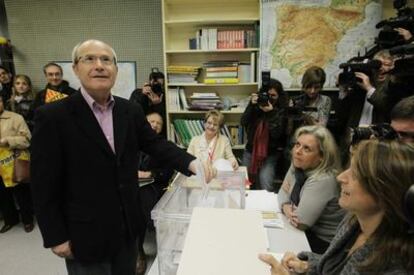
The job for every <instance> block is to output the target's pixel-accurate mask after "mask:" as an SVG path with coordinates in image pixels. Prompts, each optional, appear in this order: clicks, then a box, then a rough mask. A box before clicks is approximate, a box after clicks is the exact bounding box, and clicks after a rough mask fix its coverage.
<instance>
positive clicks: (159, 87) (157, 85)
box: [151, 82, 163, 95]
mask: <svg viewBox="0 0 414 275" xmlns="http://www.w3.org/2000/svg"><path fill="white" fill-rule="evenodd" d="M151 90H152V91H153V92H154V93H155V94H156V95H161V94H162V93H163V91H162V85H161V83H158V82H155V83H152V84H151Z"/></svg>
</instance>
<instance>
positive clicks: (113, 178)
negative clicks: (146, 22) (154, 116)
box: [31, 92, 193, 261]
mask: <svg viewBox="0 0 414 275" xmlns="http://www.w3.org/2000/svg"><path fill="white" fill-rule="evenodd" d="M113 127H114V140H115V151H116V154H114V153H113V152H112V150H111V147H110V146H109V144H108V142H107V140H106V138H105V136H104V134H103V132H102V130H101V128H100V127H99V124H98V122H97V121H96V118H95V116H94V114H93V112H92V111H91V109H90V108H89V106H88V105H87V103H86V101H85V100H84V98H83V97H82V95H81V93H80V92H76V93H75V94H74V95H72V96H70V97H67V98H65V99H63V100H60V101H57V102H54V103H50V104H46V105H44V106H42V107H40V108H39V109H38V110H37V111H36V115H35V129H34V133H33V138H32V145H31V151H32V152H31V153H32V155H31V157H32V162H31V164H32V165H31V173H32V174H31V175H32V189H33V199H34V206H35V213H36V217H37V220H38V223H39V228H40V230H41V233H42V236H43V240H44V246H45V247H53V246H56V245H58V244H61V243H63V242H65V241H67V240H70V241H71V243H72V251H73V253H74V256H75V258H76V259H78V260H80V261H102V260H105V259H108V258H109V257H111V256H112V255H113V254H114V253H116V252H117V251H118V248H119V246H120V244H121V241H123V238H125V234H126V235H127V236H128V238H129V239H131V240H133V239H134V238H135V237H136V235H137V232H138V230H139V226H140V223H142V222H143V221H142V219H141V214H140V210H139V198H138V194H137V192H138V186H137V169H136V168H137V166H136V165H137V156H138V151H140V150H141V151H144V152H146V153H148V154H150V155H152V156H154V157H155V158H156V159H157V160H158V161H159V162H160V163H164V164H165V165H166V166H169V167H174V168H175V169H177V170H179V171H181V172H187V173H188V170H187V167H188V165H189V163H190V162H191V160H193V157H192V156H190V155H188V154H187V153H185V152H184V151H183V150H182V149H179V148H178V147H176V146H175V145H174V144H172V143H170V142H168V141H166V140H165V139H162V138H160V137H159V136H157V135H156V134H155V132H154V131H153V130H152V129H151V127H150V125H149V124H148V123H147V120H146V118H145V116H144V113H143V112H142V110H141V109H140V108H139V107H137V105H136V104H131V103H130V102H128V101H127V100H124V99H122V98H119V97H115V104H114V108H113Z"/></svg>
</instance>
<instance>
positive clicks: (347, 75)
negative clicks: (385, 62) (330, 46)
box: [338, 60, 382, 88]
mask: <svg viewBox="0 0 414 275" xmlns="http://www.w3.org/2000/svg"><path fill="white" fill-rule="evenodd" d="M381 65H382V63H381V61H379V60H371V61H368V62H365V63H364V62H348V63H342V64H341V65H339V68H341V69H343V72H341V73H340V74H339V75H338V84H339V86H342V87H348V88H349V87H353V86H355V85H356V84H357V82H361V79H359V78H358V77H357V76H356V75H355V73H356V72H361V73H364V74H366V75H367V76H368V77H369V79H370V80H371V82H372V81H373V73H374V72H375V71H378V69H379V68H381Z"/></svg>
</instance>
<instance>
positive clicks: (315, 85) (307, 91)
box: [290, 66, 332, 130]
mask: <svg viewBox="0 0 414 275" xmlns="http://www.w3.org/2000/svg"><path fill="white" fill-rule="evenodd" d="M325 80H326V74H325V71H324V70H323V69H322V68H320V67H318V66H312V67H310V68H308V69H307V70H306V71H305V73H304V74H303V77H302V91H303V92H304V94H303V95H300V96H298V97H296V98H294V99H293V101H292V103H291V104H290V105H293V106H292V107H298V108H299V109H303V110H302V113H303V115H304V117H303V125H321V126H326V124H327V123H328V119H329V113H330V111H331V105H332V102H331V99H330V98H329V97H328V96H325V95H321V94H320V93H319V92H320V91H321V90H322V88H323V85H324V84H325ZM312 109H313V110H312ZM303 125H299V126H303ZM293 130H295V129H293Z"/></svg>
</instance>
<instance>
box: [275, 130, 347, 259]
mask: <svg viewBox="0 0 414 275" xmlns="http://www.w3.org/2000/svg"><path fill="white" fill-rule="evenodd" d="M337 152H338V150H337V146H336V144H335V141H334V138H333V137H332V135H331V134H330V132H329V131H328V130H327V129H326V128H325V127H323V126H317V125H314V126H304V127H301V128H299V129H298V130H297V131H296V134H295V144H294V147H293V149H292V163H291V166H290V168H289V171H288V172H287V174H286V177H285V179H284V181H283V184H282V187H281V189H280V191H279V193H278V199H279V204H280V209H281V210H282V212H283V213H284V214H285V215H286V217H287V218H288V219H289V221H290V223H291V224H292V225H293V226H295V227H297V228H299V229H301V230H304V231H305V232H306V237H307V238H308V241H309V244H310V247H311V249H312V251H313V252H316V253H323V252H324V251H325V250H326V248H328V246H329V242H330V241H331V240H332V238H333V236H334V235H335V231H336V228H337V226H338V224H339V223H340V222H341V220H342V219H343V216H344V211H343V210H341V209H340V207H339V205H338V197H339V185H338V183H337V182H336V180H335V177H336V175H337V173H338V172H339V169H340V164H339V163H340V162H339V155H338V154H337Z"/></svg>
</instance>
